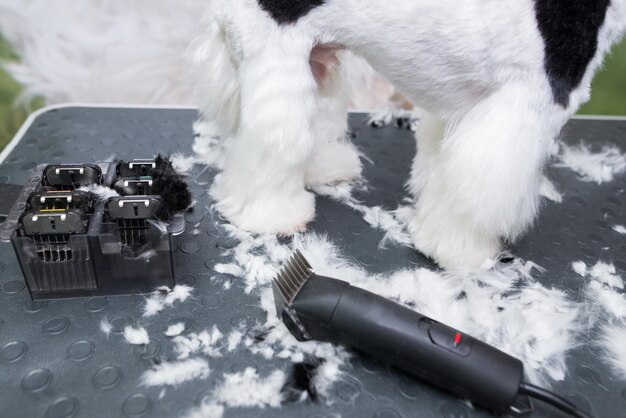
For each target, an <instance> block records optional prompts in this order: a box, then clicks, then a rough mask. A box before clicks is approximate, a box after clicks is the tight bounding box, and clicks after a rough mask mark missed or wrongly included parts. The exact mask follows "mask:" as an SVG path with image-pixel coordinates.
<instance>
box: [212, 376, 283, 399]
mask: <svg viewBox="0 0 626 418" xmlns="http://www.w3.org/2000/svg"><path fill="white" fill-rule="evenodd" d="M285 379H286V376H285V373H283V372H282V371H279V370H276V371H273V372H272V373H270V375H269V376H267V377H261V376H260V375H259V373H258V372H257V371H256V370H255V369H253V368H251V367H248V368H246V369H245V370H244V371H243V372H239V373H224V380H223V381H222V382H221V383H220V384H219V385H218V387H217V388H216V389H215V391H214V394H213V396H214V397H215V400H216V401H217V402H219V403H221V404H224V405H226V406H231V407H261V408H264V407H267V406H269V407H272V408H277V407H279V406H280V403H281V400H282V394H281V389H282V387H283V385H284V384H285Z"/></svg>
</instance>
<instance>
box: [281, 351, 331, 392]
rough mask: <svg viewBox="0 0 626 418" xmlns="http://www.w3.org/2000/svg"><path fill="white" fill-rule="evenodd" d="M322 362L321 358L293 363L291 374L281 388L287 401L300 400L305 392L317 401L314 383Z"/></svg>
mask: <svg viewBox="0 0 626 418" xmlns="http://www.w3.org/2000/svg"><path fill="white" fill-rule="evenodd" d="M322 363H323V360H320V359H309V360H305V361H304V362H302V363H295V364H294V365H293V368H292V369H291V374H290V375H289V378H288V379H287V381H286V382H285V385H284V386H283V388H282V390H281V392H282V394H283V397H284V398H283V399H284V402H285V403H293V402H298V401H300V400H301V399H302V394H304V393H306V394H307V395H308V397H309V399H311V400H312V401H317V398H318V395H317V391H316V390H315V386H314V385H313V377H314V376H315V374H316V373H317V368H318V367H319V366H320V365H322Z"/></svg>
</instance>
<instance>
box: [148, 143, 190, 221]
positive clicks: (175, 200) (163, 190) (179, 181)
mask: <svg viewBox="0 0 626 418" xmlns="http://www.w3.org/2000/svg"><path fill="white" fill-rule="evenodd" d="M154 161H155V162H156V169H155V170H154V174H153V177H154V183H153V186H152V194H155V195H160V196H161V207H160V208H159V210H158V211H157V213H156V216H157V217H158V218H159V219H161V220H166V221H167V220H169V219H170V218H171V217H172V215H173V214H175V213H177V212H183V211H185V210H187V209H188V208H189V207H190V206H191V203H192V202H193V200H192V196H191V191H190V190H189V186H188V185H187V181H186V179H185V176H184V175H183V174H181V173H179V172H178V171H176V169H175V168H174V165H173V164H172V161H171V160H170V158H169V157H166V156H164V155H162V154H158V155H157V156H156V158H155V159H154Z"/></svg>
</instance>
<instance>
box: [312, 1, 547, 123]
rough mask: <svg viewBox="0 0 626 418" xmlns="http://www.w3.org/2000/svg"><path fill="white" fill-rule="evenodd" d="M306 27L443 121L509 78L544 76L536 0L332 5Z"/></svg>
mask: <svg viewBox="0 0 626 418" xmlns="http://www.w3.org/2000/svg"><path fill="white" fill-rule="evenodd" d="M346 16H349V18H346ZM302 24H304V25H305V27H307V30H310V31H312V33H314V34H316V36H321V37H322V40H323V41H324V42H338V43H341V44H342V45H345V46H346V47H347V48H348V49H350V50H352V51H354V52H355V53H357V54H358V55H361V56H362V57H364V58H365V59H367V60H368V61H369V63H370V64H371V65H372V66H373V67H374V68H375V69H376V70H377V71H379V72H380V73H381V74H383V75H384V76H385V77H386V78H388V79H389V80H390V81H391V82H392V83H393V84H394V85H395V86H396V87H397V88H399V89H400V90H401V91H402V92H403V93H405V94H406V95H407V96H408V97H409V98H410V99H411V100H412V101H414V102H415V103H416V104H418V105H420V106H422V107H425V108H428V109H430V110H431V111H434V112H437V113H439V114H441V115H442V116H445V115H447V114H453V113H455V112H458V111H462V110H465V109H466V108H467V107H469V106H471V105H472V104H473V103H475V102H476V100H478V99H479V98H480V97H483V96H484V95H485V94H488V93H489V92H490V91H492V90H493V89H495V88H497V87H498V86H499V85H501V84H503V83H504V82H506V81H509V80H511V79H515V78H520V79H529V78H532V77H544V78H545V71H544V70H543V58H544V51H543V48H544V44H543V40H542V39H541V35H540V33H539V31H538V30H537V24H536V19H535V11H534V3H533V1H532V0H496V1H484V0H447V1H442V0H416V1H401V0H370V1H368V2H367V6H365V7H364V6H363V3H362V2H361V1H358V0H329V1H328V2H327V3H325V4H324V5H323V6H320V7H318V8H316V9H315V10H313V11H312V12H311V13H309V15H307V16H306V17H305V18H304V19H303V21H302ZM513 39H515V41H513Z"/></svg>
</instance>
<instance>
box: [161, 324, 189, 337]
mask: <svg viewBox="0 0 626 418" xmlns="http://www.w3.org/2000/svg"><path fill="white" fill-rule="evenodd" d="M184 330H185V323H184V322H178V323H176V324H172V325H170V326H169V327H167V329H166V330H165V335H166V336H167V337H176V336H177V335H180V334H182V333H183V331H184Z"/></svg>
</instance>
